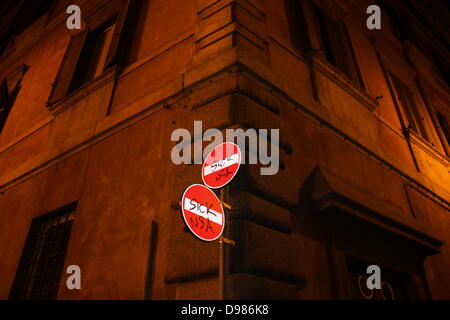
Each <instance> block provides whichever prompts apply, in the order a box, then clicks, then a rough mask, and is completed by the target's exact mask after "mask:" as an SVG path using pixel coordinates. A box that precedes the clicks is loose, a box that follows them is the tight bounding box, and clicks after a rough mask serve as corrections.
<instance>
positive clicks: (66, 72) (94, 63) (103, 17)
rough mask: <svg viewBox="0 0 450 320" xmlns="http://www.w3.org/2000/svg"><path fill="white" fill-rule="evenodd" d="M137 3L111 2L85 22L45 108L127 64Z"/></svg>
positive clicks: (74, 38)
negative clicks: (105, 73) (114, 68)
mask: <svg viewBox="0 0 450 320" xmlns="http://www.w3.org/2000/svg"><path fill="white" fill-rule="evenodd" d="M140 2H141V1H140V0H123V1H118V0H111V1H109V2H106V3H105V6H104V7H103V8H102V9H100V10H99V11H96V12H95V13H94V14H93V15H91V16H88V17H87V18H86V19H87V25H88V26H87V27H86V29H85V30H83V31H82V32H80V33H78V34H76V35H74V36H73V37H72V38H71V39H70V42H69V45H68V47H67V50H66V54H65V56H64V58H63V62H62V64H61V67H60V69H59V71H58V75H57V77H56V80H55V81H54V83H53V84H52V91H51V93H50V97H49V99H48V102H47V105H48V106H51V105H53V104H55V103H56V102H58V101H60V100H61V99H63V98H64V97H65V96H66V95H67V94H70V93H71V92H73V91H75V90H77V89H78V88H80V87H81V86H83V85H84V84H86V83H87V82H89V81H90V80H93V79H95V78H97V77H98V76H100V75H101V74H102V73H103V72H104V71H105V70H107V69H108V68H110V67H112V66H122V65H124V64H125V63H126V59H127V54H128V51H129V41H131V39H132V38H133V36H132V35H133V31H134V30H132V28H131V27H130V26H134V25H135V21H133V19H134V17H135V16H136V12H137V11H138V10H139V7H140ZM124 35H126V36H124ZM127 49H128V50H127Z"/></svg>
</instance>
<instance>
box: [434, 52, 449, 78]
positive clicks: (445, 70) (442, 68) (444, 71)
mask: <svg viewBox="0 0 450 320" xmlns="http://www.w3.org/2000/svg"><path fill="white" fill-rule="evenodd" d="M433 60H434V62H435V64H436V69H437V70H438V72H439V74H440V75H441V77H442V79H443V80H444V81H445V83H446V84H447V85H448V86H450V68H449V67H447V66H446V65H445V64H444V63H443V61H442V59H441V57H440V56H439V55H438V54H437V53H436V52H435V51H433Z"/></svg>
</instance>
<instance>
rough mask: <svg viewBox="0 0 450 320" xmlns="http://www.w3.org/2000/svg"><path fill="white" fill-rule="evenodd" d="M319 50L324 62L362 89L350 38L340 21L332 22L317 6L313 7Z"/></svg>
mask: <svg viewBox="0 0 450 320" xmlns="http://www.w3.org/2000/svg"><path fill="white" fill-rule="evenodd" d="M313 13H314V16H315V19H316V24H317V29H318V36H319V41H320V45H321V49H322V51H323V53H324V56H325V58H326V60H327V61H328V62H329V63H331V64H332V65H334V66H335V67H336V68H338V69H339V70H340V71H341V72H343V73H344V74H345V75H346V76H347V77H348V78H349V79H350V80H351V81H353V82H354V83H355V84H357V85H359V86H360V87H361V88H364V83H363V81H362V77H361V74H360V72H359V69H358V66H357V64H356V58H355V54H354V52H353V48H352V46H351V42H350V37H349V35H348V32H347V29H346V27H345V25H344V23H343V22H342V21H336V20H333V19H332V18H331V17H329V16H328V15H327V14H326V13H325V12H323V11H322V10H321V9H319V8H318V7H317V6H313Z"/></svg>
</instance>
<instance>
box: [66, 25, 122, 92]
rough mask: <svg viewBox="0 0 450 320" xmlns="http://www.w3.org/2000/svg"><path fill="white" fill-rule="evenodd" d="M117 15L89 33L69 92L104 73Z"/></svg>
mask: <svg viewBox="0 0 450 320" xmlns="http://www.w3.org/2000/svg"><path fill="white" fill-rule="evenodd" d="M115 22H116V17H113V18H111V19H109V20H108V21H107V22H106V23H104V24H103V25H102V26H100V27H98V28H97V29H95V30H93V31H91V32H89V33H88V35H87V37H86V41H85V42H84V45H83V49H82V51H81V55H80V58H79V60H78V63H77V65H76V67H75V72H74V75H73V78H72V82H71V84H70V86H69V91H68V93H70V92H72V91H74V90H76V89H78V88H79V87H81V86H82V85H83V84H85V83H86V82H88V81H90V80H92V79H95V78H96V77H98V76H99V75H101V74H102V72H103V70H104V68H105V66H106V65H105V64H106V59H107V56H108V51H109V48H110V45H111V41H112V37H113V34H114V28H115Z"/></svg>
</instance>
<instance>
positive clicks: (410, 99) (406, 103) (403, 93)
mask: <svg viewBox="0 0 450 320" xmlns="http://www.w3.org/2000/svg"><path fill="white" fill-rule="evenodd" d="M389 76H390V78H391V80H392V84H393V86H394V91H395V95H396V98H397V101H398V102H399V104H400V107H401V110H400V111H401V115H400V116H401V117H402V119H403V121H405V125H406V126H407V127H409V128H410V129H412V130H413V131H414V132H415V133H417V134H420V135H421V136H422V137H423V138H424V139H426V140H428V136H427V134H426V131H425V127H424V124H423V120H424V119H423V116H422V115H421V114H420V112H419V109H418V107H417V104H416V103H415V100H414V94H413V92H412V91H411V89H409V88H408V87H407V86H406V85H405V84H404V83H403V81H401V80H400V79H399V78H397V77H396V76H394V75H393V74H392V73H389Z"/></svg>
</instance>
